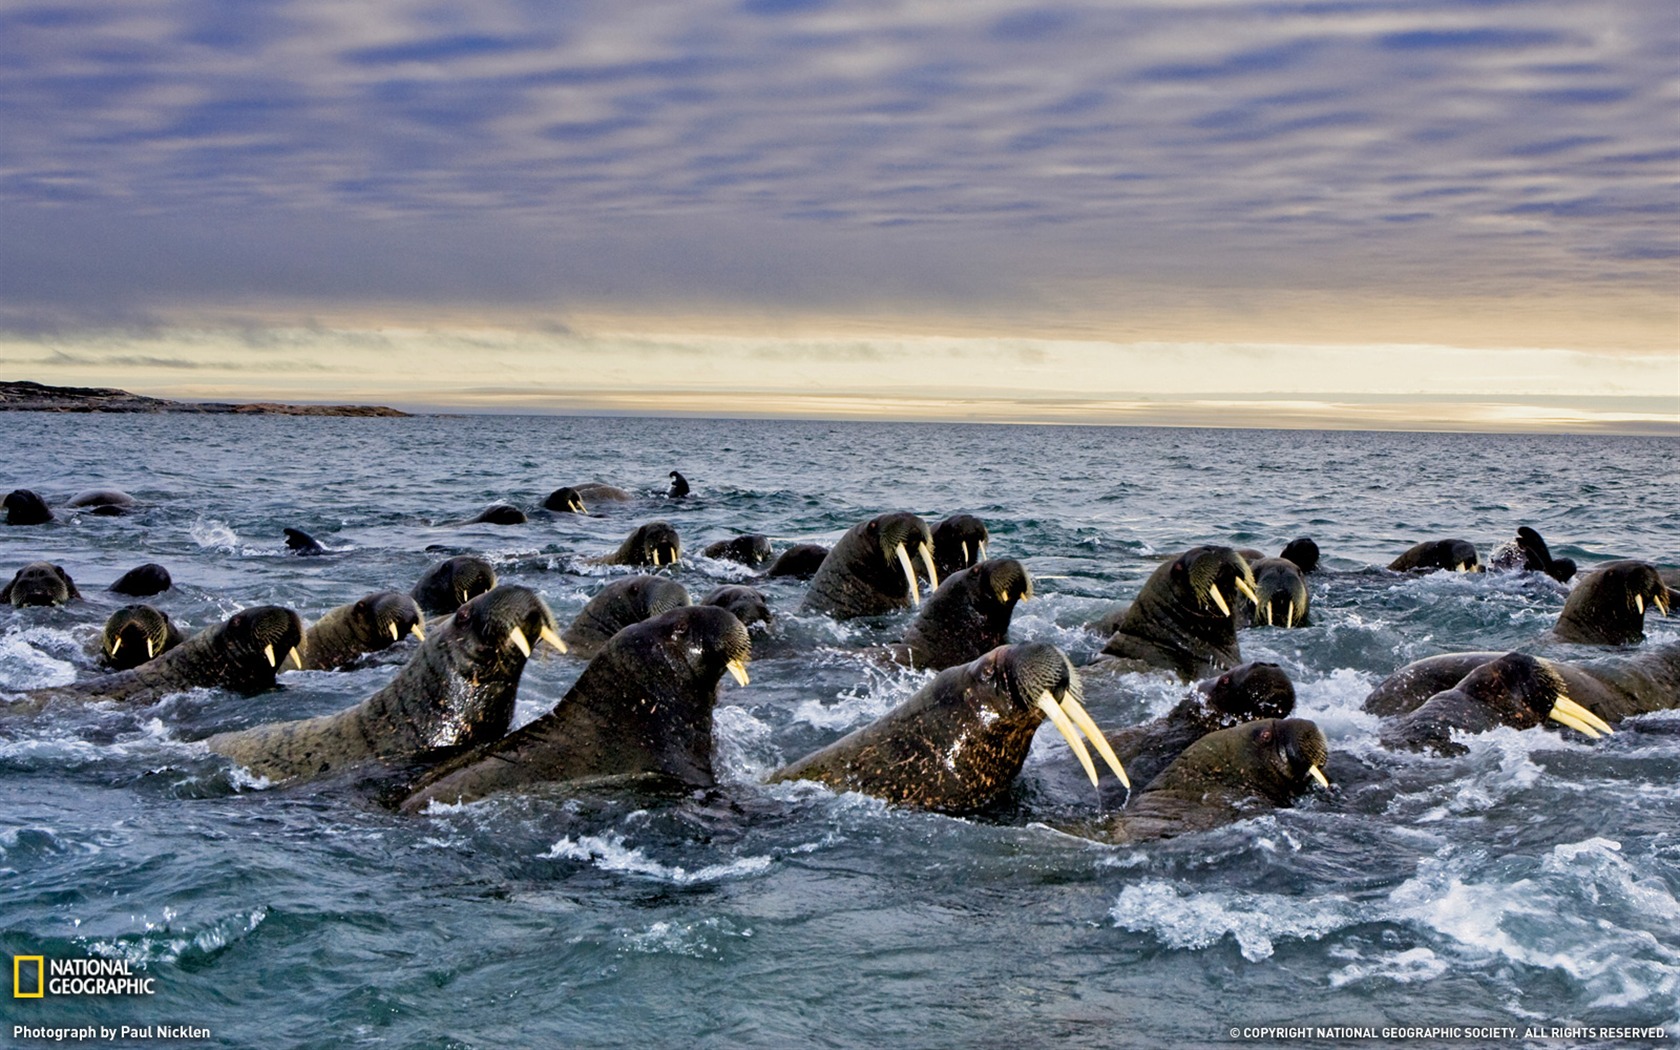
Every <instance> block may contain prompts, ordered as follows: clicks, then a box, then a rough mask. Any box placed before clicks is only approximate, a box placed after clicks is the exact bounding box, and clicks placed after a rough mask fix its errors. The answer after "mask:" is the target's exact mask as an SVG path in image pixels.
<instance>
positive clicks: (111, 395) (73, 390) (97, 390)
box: [0, 380, 410, 416]
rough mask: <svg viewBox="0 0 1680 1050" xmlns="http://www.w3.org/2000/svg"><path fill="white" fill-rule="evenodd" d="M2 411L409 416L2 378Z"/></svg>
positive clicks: (375, 409) (370, 408) (376, 409)
mask: <svg viewBox="0 0 1680 1050" xmlns="http://www.w3.org/2000/svg"><path fill="white" fill-rule="evenodd" d="M0 412H199V413H206V414H211V415H252V416H257V415H268V416H407V415H409V414H410V413H408V412H402V411H399V410H397V409H395V408H387V407H385V406H384V405H282V404H278V403H275V402H271V401H256V402H250V403H247V404H233V403H231V402H222V401H169V400H166V399H164V398H159V397H145V396H142V395H140V394H131V393H129V392H128V391H126V390H118V389H116V388H115V387H87V386H47V385H46V384H44V383H35V382H31V381H29V380H19V381H0Z"/></svg>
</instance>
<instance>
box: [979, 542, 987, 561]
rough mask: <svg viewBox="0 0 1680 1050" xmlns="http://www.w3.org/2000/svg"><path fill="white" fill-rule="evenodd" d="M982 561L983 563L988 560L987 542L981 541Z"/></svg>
mask: <svg viewBox="0 0 1680 1050" xmlns="http://www.w3.org/2000/svg"><path fill="white" fill-rule="evenodd" d="M980 560H981V561H985V560H986V541H985V540H981V541H980Z"/></svg>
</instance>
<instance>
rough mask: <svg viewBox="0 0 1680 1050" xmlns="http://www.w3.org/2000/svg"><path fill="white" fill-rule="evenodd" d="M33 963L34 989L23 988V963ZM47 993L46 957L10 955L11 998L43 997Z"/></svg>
mask: <svg viewBox="0 0 1680 1050" xmlns="http://www.w3.org/2000/svg"><path fill="white" fill-rule="evenodd" d="M27 962H32V963H34V964H35V990H34V991H33V992H26V991H24V990H23V964H24V963H27ZM46 994H47V959H46V956H44V955H14V956H12V998H13V999H44V998H46Z"/></svg>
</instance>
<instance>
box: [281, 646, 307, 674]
mask: <svg viewBox="0 0 1680 1050" xmlns="http://www.w3.org/2000/svg"><path fill="white" fill-rule="evenodd" d="M280 666H281V667H283V668H285V669H287V670H291V671H301V670H303V656H302V655H301V654H299V653H298V651H297V646H295V645H294V646H292V651H291V652H289V653H287V654H286V659H284V660H282V661H281V662H280Z"/></svg>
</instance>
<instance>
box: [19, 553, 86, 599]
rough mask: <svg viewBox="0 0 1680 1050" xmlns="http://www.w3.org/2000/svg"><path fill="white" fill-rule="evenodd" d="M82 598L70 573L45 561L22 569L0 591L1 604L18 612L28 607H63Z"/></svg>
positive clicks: (30, 564)
mask: <svg viewBox="0 0 1680 1050" xmlns="http://www.w3.org/2000/svg"><path fill="white" fill-rule="evenodd" d="M81 596H82V593H81V592H80V591H78V590H76V584H75V581H73V580H71V579H70V574H69V573H67V572H65V571H64V569H63V568H62V567H60V566H57V565H54V564H52V563H51V562H44V561H32V562H30V563H29V564H28V565H25V566H24V567H23V568H21V569H19V570H18V571H17V574H16V575H14V576H13V577H12V582H11V583H8V584H6V586H5V587H3V588H0V602H3V603H6V604H9V605H15V606H17V607H18V608H20V609H21V608H23V607H24V606H27V605H63V604H64V603H65V602H68V601H72V600H76V599H80V598H81Z"/></svg>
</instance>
